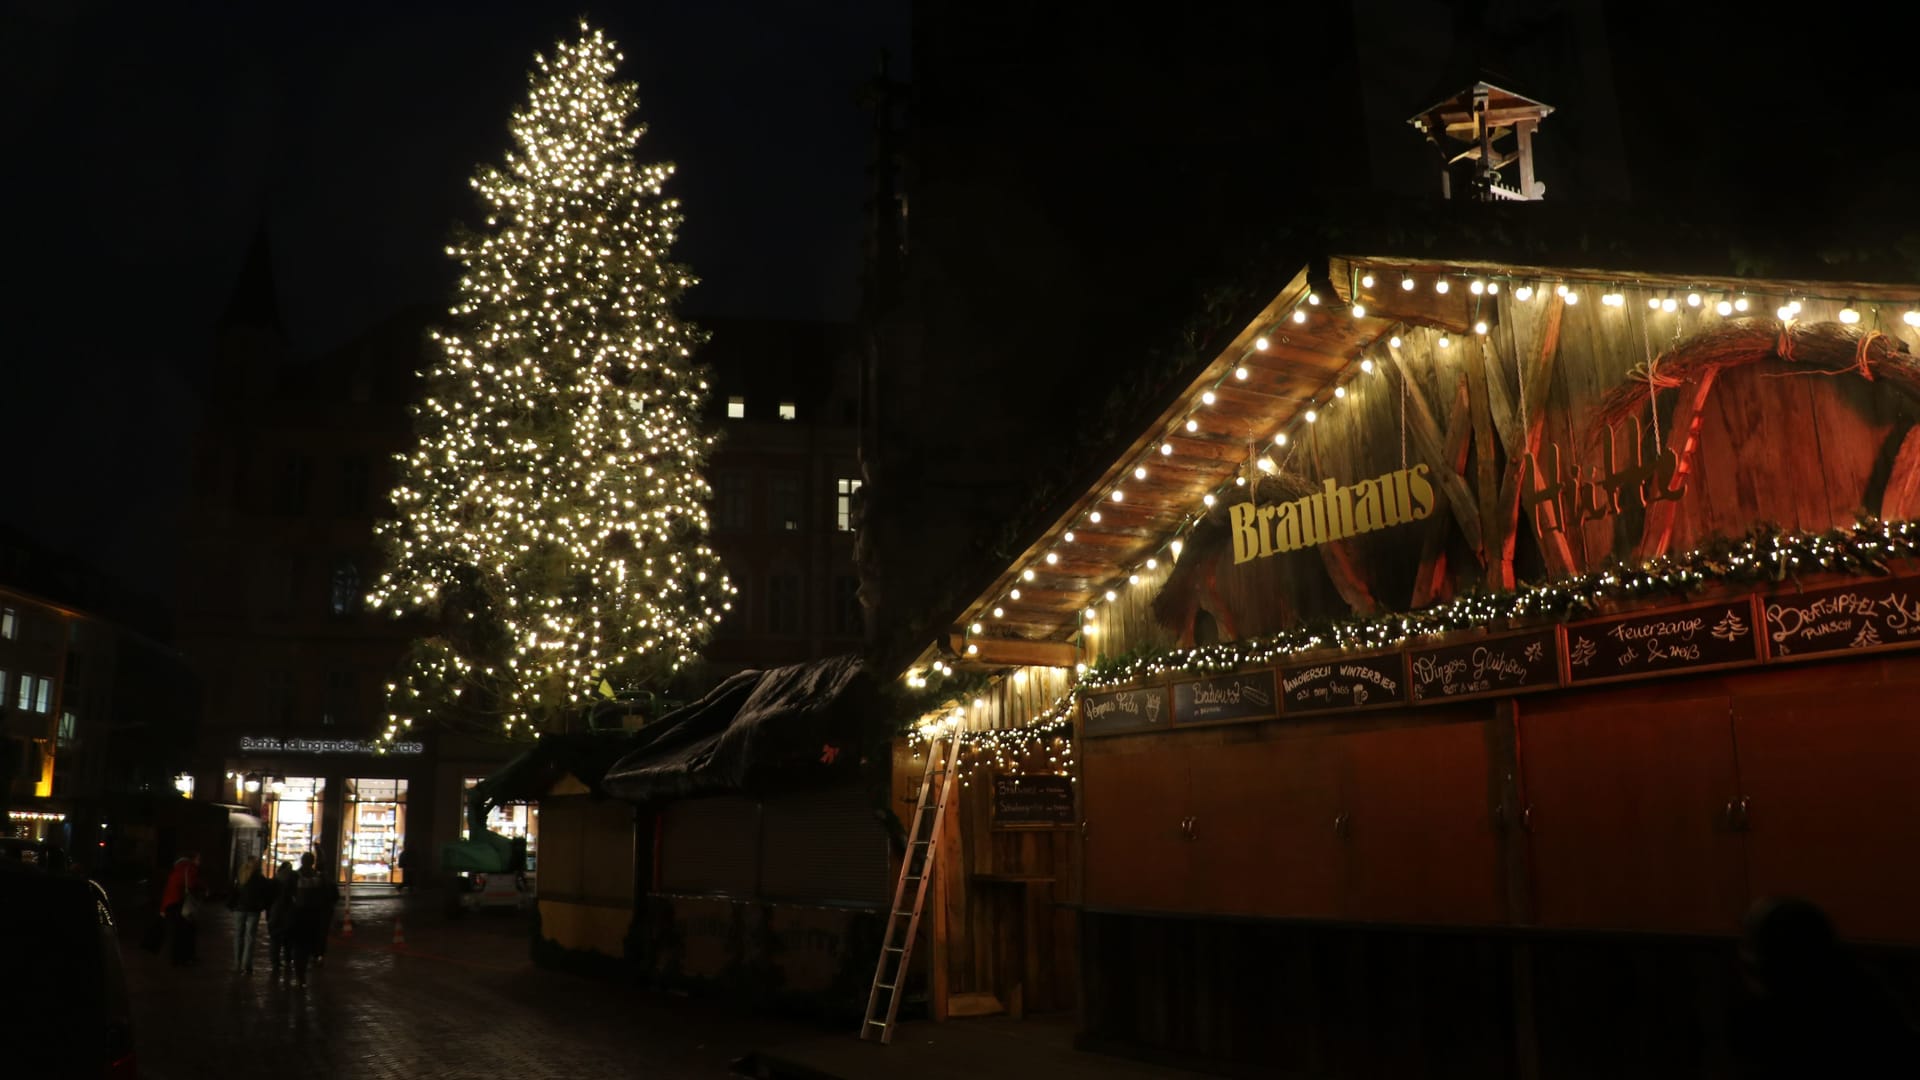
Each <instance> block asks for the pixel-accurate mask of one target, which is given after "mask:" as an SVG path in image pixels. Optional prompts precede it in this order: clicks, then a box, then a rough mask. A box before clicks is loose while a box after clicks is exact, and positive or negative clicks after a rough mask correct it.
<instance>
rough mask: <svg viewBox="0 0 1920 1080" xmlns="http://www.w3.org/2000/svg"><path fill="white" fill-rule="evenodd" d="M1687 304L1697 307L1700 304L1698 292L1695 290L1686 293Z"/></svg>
mask: <svg viewBox="0 0 1920 1080" xmlns="http://www.w3.org/2000/svg"><path fill="white" fill-rule="evenodd" d="M1687 306H1688V307H1699V306H1700V294H1699V293H1697V292H1690V293H1688V294H1687Z"/></svg>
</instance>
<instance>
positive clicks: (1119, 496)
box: [1113, 488, 1127, 502]
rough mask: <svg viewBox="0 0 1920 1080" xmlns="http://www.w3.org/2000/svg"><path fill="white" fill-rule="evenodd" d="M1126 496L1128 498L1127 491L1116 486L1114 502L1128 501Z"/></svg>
mask: <svg viewBox="0 0 1920 1080" xmlns="http://www.w3.org/2000/svg"><path fill="white" fill-rule="evenodd" d="M1126 498H1127V493H1126V492H1124V491H1121V490H1120V489H1119V488H1114V489H1113V501H1114V502H1125V501H1126Z"/></svg>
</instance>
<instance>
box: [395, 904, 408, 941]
mask: <svg viewBox="0 0 1920 1080" xmlns="http://www.w3.org/2000/svg"><path fill="white" fill-rule="evenodd" d="M406 943H407V921H406V919H404V918H402V917H401V916H400V914H399V913H398V912H395V913H394V916H393V945H394V947H395V948H399V947H400V946H402V945H405V944H406Z"/></svg>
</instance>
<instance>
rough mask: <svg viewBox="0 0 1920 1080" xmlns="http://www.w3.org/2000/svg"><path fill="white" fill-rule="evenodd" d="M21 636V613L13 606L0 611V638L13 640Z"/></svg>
mask: <svg viewBox="0 0 1920 1080" xmlns="http://www.w3.org/2000/svg"><path fill="white" fill-rule="evenodd" d="M19 636H20V613H19V612H17V611H14V610H13V609H12V608H7V609H6V610H4V611H0V638H6V639H7V640H8V641H12V640H13V639H14V638H17V637H19Z"/></svg>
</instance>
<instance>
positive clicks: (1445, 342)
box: [1440, 334, 1453, 349]
mask: <svg viewBox="0 0 1920 1080" xmlns="http://www.w3.org/2000/svg"><path fill="white" fill-rule="evenodd" d="M1452 344H1453V339H1452V338H1450V337H1448V336H1447V335H1445V334H1441V335H1440V347H1441V348H1443V349H1445V348H1448V347H1450V346H1451V345H1452Z"/></svg>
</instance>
